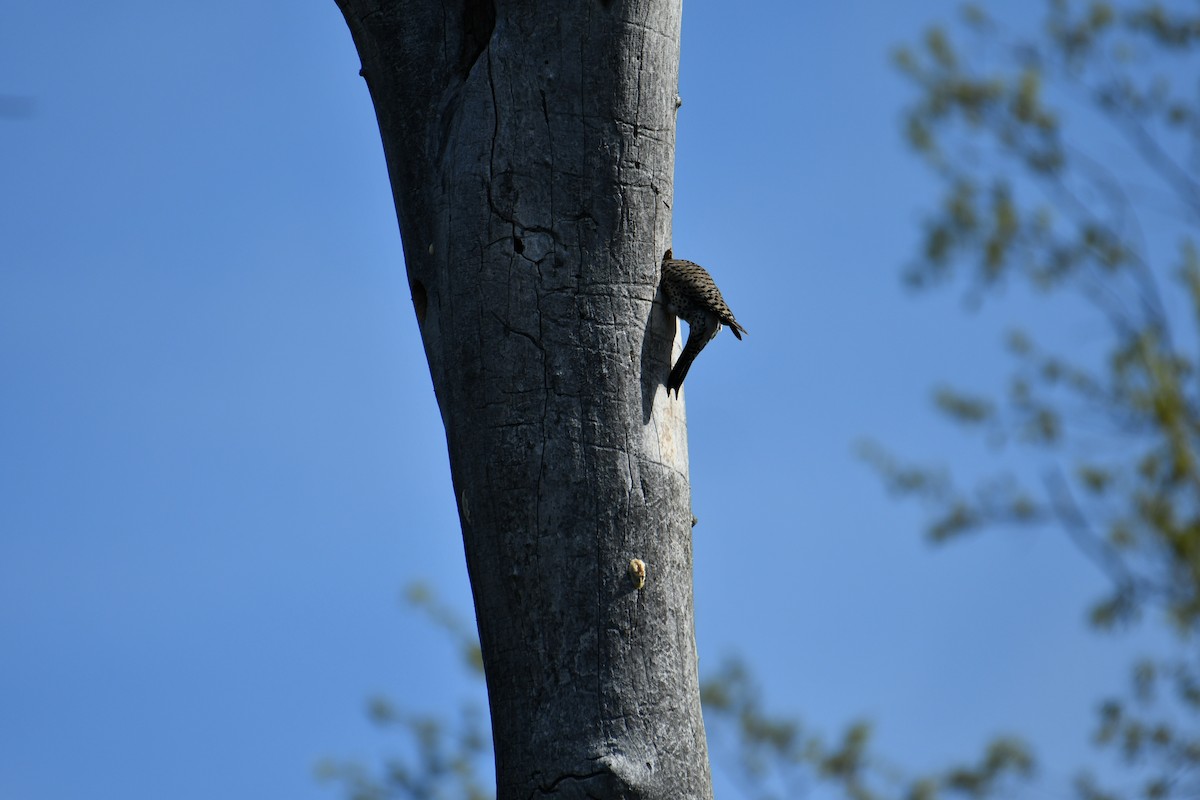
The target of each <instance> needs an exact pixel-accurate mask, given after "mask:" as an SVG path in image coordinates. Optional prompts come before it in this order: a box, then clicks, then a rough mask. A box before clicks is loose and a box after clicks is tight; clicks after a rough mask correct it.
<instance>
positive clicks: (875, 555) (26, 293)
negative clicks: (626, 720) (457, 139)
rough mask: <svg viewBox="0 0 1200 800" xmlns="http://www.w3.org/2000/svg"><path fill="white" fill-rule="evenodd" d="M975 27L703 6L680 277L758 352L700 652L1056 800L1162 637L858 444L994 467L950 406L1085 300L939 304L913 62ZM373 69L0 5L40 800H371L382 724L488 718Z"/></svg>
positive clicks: (122, 8)
mask: <svg viewBox="0 0 1200 800" xmlns="http://www.w3.org/2000/svg"><path fill="white" fill-rule="evenodd" d="M1040 5H1041V4H1040V3H1038V2H1033V1H1032V0H1021V2H1017V3H1011V2H1010V3H1006V4H1004V6H1005V7H1007V8H1009V9H1011V11H1010V13H1012V14H1015V15H1019V14H1020V13H1024V12H1025V11H1032V10H1033V9H1036V8H1040ZM954 8H955V4H954V3H951V2H942V0H922V2H908V3H895V2H891V0H860V1H858V2H851V3H795V2H776V1H775V0H771V1H770V2H763V3H758V4H743V5H742V6H740V7H739V8H738V10H737V11H736V12H731V9H730V6H729V5H728V4H727V3H717V2H712V1H711V0H688V2H687V4H686V7H685V9H684V26H683V37H684V38H683V62H682V72H681V91H680V94H681V95H682V97H683V101H684V102H683V107H682V109H681V111H680V113H679V117H678V143H677V163H676V185H675V204H674V207H675V219H674V231H675V232H674V246H675V251H676V253H677V255H679V256H680V257H685V258H692V259H694V260H697V261H701V262H702V263H705V264H706V265H708V266H709V267H710V269H711V270H712V271H713V273H714V274H715V275H716V276H717V278H718V281H719V282H720V284H721V287H722V290H723V291H724V294H725V297H726V298H727V299H728V301H729V303H730V305H731V306H732V307H733V309H734V310H735V312H736V313H737V316H738V319H739V320H740V321H741V322H743V323H744V324H745V326H746V327H747V328H748V329H749V330H750V332H751V335H750V336H748V337H747V338H746V339H745V340H744V341H742V342H737V341H735V340H734V339H733V338H732V337H729V336H722V337H720V338H718V339H717V340H716V341H715V342H714V343H713V344H712V345H710V346H709V348H708V349H707V350H706V351H705V352H704V354H703V355H702V356H701V357H700V359H699V360H698V362H697V364H696V366H695V368H694V369H693V371H692V373H691V374H690V375H689V378H688V385H687V389H688V391H687V401H688V418H689V425H690V453H691V458H692V462H691V474H692V481H693V487H692V488H693V492H694V506H695V511H696V514H697V515H698V516H699V518H700V521H701V522H700V525H699V526H698V527H697V528H696V529H695V556H696V607H697V615H698V640H699V648H700V653H701V668H702V672H703V671H705V670H706V669H710V668H712V667H714V666H715V665H716V664H717V663H719V661H720V659H721V658H722V657H723V656H725V655H727V654H738V655H741V656H743V657H744V658H746V659H747V660H748V661H749V663H750V664H751V665H752V667H753V668H754V670H755V672H756V674H757V675H758V676H759V677H760V678H761V680H762V681H763V684H764V688H765V692H766V698H767V700H768V702H769V703H770V705H771V706H772V707H773V708H776V709H778V710H779V711H781V712H795V713H797V714H800V715H801V716H802V717H803V718H804V719H805V720H806V721H807V722H808V723H810V724H811V725H813V726H814V727H817V728H821V729H824V730H826V731H829V732H834V731H836V730H838V729H840V727H841V726H842V725H844V724H845V723H847V722H848V721H850V720H852V719H855V718H858V717H862V716H867V717H870V718H872V719H874V720H875V721H876V723H877V726H878V733H879V749H880V750H881V751H882V752H884V753H886V754H887V755H888V756H889V758H890V759H891V760H893V761H894V762H896V763H900V764H905V765H911V766H912V767H914V768H917V769H919V768H923V767H935V766H938V765H942V764H944V763H945V762H947V761H948V760H950V759H952V758H967V757H970V756H972V755H973V754H974V753H976V752H978V750H979V747H980V746H981V745H982V744H983V743H984V742H985V741H986V740H987V739H988V738H989V737H990V736H992V735H994V734H996V733H999V732H1003V731H1018V732H1022V733H1024V734H1025V735H1027V736H1028V737H1029V738H1030V739H1031V740H1032V742H1033V743H1034V744H1035V745H1036V746H1037V747H1038V749H1039V753H1040V755H1041V756H1042V760H1043V762H1044V763H1045V766H1046V768H1045V770H1044V772H1045V777H1046V780H1047V781H1048V783H1047V784H1046V790H1047V791H1048V792H1049V793H1051V794H1054V795H1055V796H1058V795H1061V794H1063V793H1064V792H1065V791H1066V780H1067V778H1068V777H1069V775H1070V774H1071V772H1072V771H1073V769H1074V768H1075V766H1077V765H1078V764H1079V763H1080V762H1081V760H1083V759H1085V758H1086V757H1087V756H1088V754H1089V750H1088V748H1087V745H1086V733H1087V730H1088V729H1089V726H1090V724H1091V719H1092V718H1091V714H1090V710H1091V708H1092V707H1093V704H1094V702H1095V701H1096V699H1097V698H1098V697H1099V696H1100V694H1102V693H1103V692H1105V691H1110V690H1115V689H1118V688H1120V687H1121V686H1122V685H1123V680H1124V676H1125V666H1124V665H1125V663H1126V661H1127V657H1128V655H1129V653H1130V652H1132V651H1133V650H1134V649H1136V648H1135V644H1134V643H1133V642H1132V641H1131V640H1130V639H1128V638H1113V639H1108V638H1098V637H1096V636H1094V635H1092V634H1090V633H1089V632H1087V631H1086V630H1085V628H1084V625H1083V614H1084V609H1085V605H1086V601H1087V600H1088V599H1090V598H1092V597H1093V596H1094V595H1095V594H1096V593H1097V592H1098V591H1099V590H1100V589H1102V588H1103V583H1102V581H1101V579H1100V577H1099V576H1098V575H1097V574H1096V573H1095V572H1094V571H1093V570H1092V569H1091V568H1090V567H1089V566H1088V565H1087V564H1086V563H1084V562H1083V561H1082V560H1081V559H1080V558H1079V557H1078V555H1077V554H1076V553H1075V552H1074V551H1073V550H1071V548H1070V547H1069V545H1068V544H1067V543H1066V542H1065V541H1064V539H1063V537H1062V536H1061V535H1057V534H1053V533H1050V534H1045V535H1036V534H1021V535H1013V536H990V537H986V538H983V539H979V540H976V541H972V542H970V543H964V544H962V545H959V546H956V547H952V548H948V549H942V550H932V549H931V548H929V547H928V546H927V545H926V544H924V543H923V542H922V540H921V537H920V535H919V529H920V522H921V515H920V512H919V509H917V508H914V507H911V506H908V505H899V504H897V503H895V502H894V501H893V500H892V499H890V498H889V497H887V495H886V494H885V493H884V491H883V490H882V488H881V487H880V485H879V483H878V481H877V479H876V478H875V477H874V476H873V475H872V473H871V472H870V471H869V470H868V469H867V468H866V467H865V466H864V465H863V464H862V463H861V462H860V461H859V460H858V458H857V457H856V456H855V453H854V446H855V443H856V442H858V441H859V440H861V439H862V438H864V437H872V438H876V439H878V440H880V441H882V442H884V443H886V444H888V445H889V446H891V447H892V448H893V449H895V450H896V451H897V452H900V453H905V454H909V455H912V456H915V457H930V458H937V457H940V456H943V455H944V456H947V457H949V458H953V459H954V460H955V461H956V463H961V464H964V465H966V467H964V468H965V469H966V470H968V472H969V470H971V469H976V468H982V466H984V465H986V464H987V463H988V461H987V459H988V458H989V454H988V452H987V451H985V450H983V449H982V448H981V447H979V446H978V445H976V444H975V443H973V442H971V441H970V440H968V439H965V438H963V437H961V436H960V435H959V434H958V433H957V432H955V431H953V430H951V429H949V428H947V427H946V426H944V425H942V424H941V423H940V422H939V421H938V419H937V417H936V415H935V414H934V413H933V412H932V410H931V407H930V403H929V395H930V388H931V387H932V386H933V385H934V384H935V383H937V382H939V381H946V380H953V381H954V382H956V383H959V384H963V385H967V386H972V385H974V386H982V387H985V388H986V387H989V386H996V385H998V382H999V380H1000V376H1001V375H1002V372H1001V370H1002V369H1003V368H1004V367H1005V365H1006V362H1005V361H1004V359H1003V356H1002V353H1001V348H1000V341H1001V335H1002V332H1003V331H1004V330H1005V329H1006V327H1007V326H1008V325H1009V324H1011V323H1012V322H1013V320H1014V318H1017V317H1027V318H1032V317H1033V315H1036V314H1044V312H1045V311H1046V308H1045V307H1042V306H1038V305H1037V304H1036V303H1033V302H1031V301H1028V300H1021V299H1020V298H1018V297H1015V296H1014V297H1011V298H1009V300H1010V302H1006V303H999V304H993V305H988V306H985V307H984V308H983V309H982V310H981V311H979V312H976V313H966V312H965V311H964V308H963V304H962V302H961V300H960V298H959V297H958V295H956V294H955V293H954V292H952V291H951V292H943V293H937V294H932V295H928V296H922V297H914V296H911V295H909V294H907V293H905V292H904V291H903V290H902V288H901V285H900V280H899V271H900V268H901V267H902V265H903V264H904V262H905V261H906V259H907V258H908V257H909V255H910V254H911V253H912V252H913V247H914V244H915V242H916V239H917V231H918V222H919V219H920V213H919V212H920V209H921V207H922V204H923V203H928V202H929V201H930V200H931V199H932V198H934V197H935V196H936V187H935V186H934V185H933V184H932V182H931V180H930V178H929V176H928V175H927V174H926V173H925V172H924V171H923V170H922V168H921V167H920V165H919V164H918V163H917V162H916V160H915V159H914V158H913V157H912V156H911V155H910V154H909V153H908V151H907V150H906V148H905V146H904V144H903V142H902V139H901V136H900V128H899V119H900V110H901V108H902V106H903V103H904V102H905V101H906V99H907V98H909V97H910V94H909V90H908V88H907V87H906V86H905V85H904V83H903V82H902V81H901V79H900V78H899V77H898V76H897V75H896V73H895V72H894V70H893V69H892V68H891V67H890V66H889V62H888V53H889V50H890V49H891V48H892V47H893V46H894V45H896V44H898V43H901V42H903V41H911V40H913V39H914V38H915V37H916V36H917V35H918V34H919V32H920V31H921V30H922V28H923V27H924V26H925V25H926V24H927V23H929V22H931V21H934V20H938V19H945V18H947V17H948V16H949V15H950V14H951V12H952V10H953V9H954ZM357 71H358V60H357V56H356V54H355V52H354V49H353V46H352V44H351V41H350V37H349V34H348V33H347V31H346V30H345V26H344V24H343V22H342V20H341V17H340V15H339V13H338V12H337V9H336V7H335V5H334V3H333V2H332V0H320V1H318V0H308V1H306V2H295V1H294V0H293V2H287V3H284V2H276V1H274V0H266V1H265V2H259V3H245V2H233V1H232V0H213V2H208V3H204V4H172V3H154V2H148V1H147V0H127V1H126V2H121V3H106V4H95V3H84V2H78V1H77V0H68V1H67V2H63V3H58V4H56V5H55V13H54V14H48V13H47V12H46V10H45V9H44V8H41V7H38V6H37V5H36V4H28V3H8V4H5V5H4V6H3V7H2V8H0V94H7V95H13V96H19V97H28V98H32V100H33V105H32V113H31V114H30V115H29V116H27V117H24V118H10V119H0V187H3V188H2V189H0V373H2V374H3V381H2V382H0V631H3V636H4V647H3V650H2V651H0V797H4V798H15V799H19V800H67V798H79V797H95V798H101V797H120V798H124V800H138V799H139V798H159V797H163V796H169V797H172V798H174V799H175V800H191V799H192V798H196V799H197V800H198V799H199V798H205V800H208V798H213V797H229V798H238V797H252V796H267V797H287V798H294V799H296V800H302V799H303V798H330V797H336V796H338V794H337V792H336V791H335V790H332V789H330V788H329V787H322V786H320V785H319V784H317V783H316V782H315V780H314V779H313V765H314V764H315V763H316V761H317V760H318V759H320V758H322V757H324V756H334V757H342V758H358V759H362V760H364V761H366V762H368V763H370V762H372V761H373V760H376V759H377V758H378V757H379V756H380V755H381V754H383V753H386V752H388V751H389V750H390V749H391V745H392V743H391V741H390V739H389V738H388V737H387V736H386V735H384V734H381V733H379V732H378V731H377V730H375V729H374V728H373V727H372V726H371V725H370V724H369V723H368V722H367V720H366V718H365V716H364V713H363V706H364V701H365V699H366V697H368V696H369V695H371V694H374V693H380V692H382V693H386V694H388V695H390V696H392V697H394V698H395V699H396V700H397V701H398V702H401V703H404V704H406V705H408V706H410V707H413V708H417V709H423V710H429V711H434V710H437V709H440V708H446V709H452V708H453V707H455V706H456V705H457V702H458V700H459V698H461V697H463V696H471V695H474V696H480V695H479V692H480V690H479V689H478V688H477V687H475V686H473V685H472V684H471V683H470V682H469V680H468V679H467V678H465V677H463V676H461V675H460V673H459V671H458V670H457V669H456V667H455V663H456V662H455V659H454V655H453V652H452V648H451V645H450V643H449V642H448V641H447V640H446V639H445V638H444V637H443V636H442V635H441V634H440V633H438V632H437V631H436V630H435V629H434V628H433V627H432V626H431V625H430V624H429V623H428V622H427V621H425V620H423V619H421V618H420V617H418V616H416V615H414V614H412V613H410V612H408V611H406V610H404V609H403V607H402V605H401V604H400V602H399V600H398V598H399V595H400V591H401V588H402V587H403V586H404V585H405V584H406V583H408V582H410V581H413V580H418V579H421V580H425V581H427V582H429V583H430V584H432V585H433V586H434V587H435V589H436V590H437V591H438V593H439V594H440V596H441V597H442V599H443V600H444V601H445V602H446V603H448V604H449V605H451V606H452V607H454V608H456V609H458V610H459V612H460V613H461V614H462V615H464V616H469V615H470V613H471V611H470V594H469V590H468V587H467V583H466V574H465V569H464V563H463V556H462V551H461V539H460V536H459V532H458V529H457V519H456V515H455V511H454V503H453V497H452V492H451V489H450V479H449V474H448V469H447V462H446V455H445V449H444V438H443V432H442V428H441V422H440V418H439V416H438V412H437V408H436V405H435V402H434V398H433V392H432V389H431V385H430V380H429V375H428V371H427V368H426V366H425V362H424V356H423V352H422V350H421V346H420V342H419V339H418V334H417V328H416V324H415V320H414V318H413V313H412V308H411V304H410V302H409V298H408V291H407V286H406V281H405V279H404V269H403V257H402V253H401V249H400V237H399V235H398V231H397V228H396V222H395V216H394V211H393V208H392V201H391V197H390V195H389V190H388V186H387V179H386V173H385V167H384V162H383V156H382V153H381V149H380V144H379V137H378V131H377V128H376V126H375V121H374V117H373V112H372V109H371V107H370V102H369V99H368V96H367V91H366V88H365V86H364V85H363V83H362V80H361V79H360V78H359V77H358V75H357ZM1062 324H1063V325H1066V324H1068V323H1062ZM1052 333H1057V334H1058V335H1060V336H1063V337H1070V336H1072V335H1074V331H1073V330H1071V329H1064V330H1059V331H1057V332H1052ZM730 565H737V569H736V570H735V571H734V574H732V575H731V569H730Z"/></svg>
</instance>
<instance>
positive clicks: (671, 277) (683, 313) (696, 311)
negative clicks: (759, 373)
mask: <svg viewBox="0 0 1200 800" xmlns="http://www.w3.org/2000/svg"><path fill="white" fill-rule="evenodd" d="M661 287H662V293H663V299H664V300H665V301H666V306H667V311H670V312H671V313H672V314H674V315H675V316H677V317H679V318H680V319H681V320H684V321H685V322H687V324H688V338H687V344H685V345H684V346H683V353H682V354H681V355H680V356H679V360H678V361H676V362H675V366H674V367H673V368H672V369H671V375H670V377H669V378H667V394H668V395H670V393H671V392H672V391H674V392H675V396H676V397H678V396H679V387H681V386H683V379H684V378H685V377H687V373H688V369H690V368H691V366H692V362H693V361H694V360H695V359H696V356H698V355H700V351H701V350H703V349H704V346H705V345H706V344H708V343H709V342H711V341H712V339H713V337H714V336H716V335H717V333H719V332H720V330H721V326H722V325H728V326H729V330H731V331H733V335H734V336H736V337H737V338H738V339H741V338H742V334H743V333H746V329H745V328H743V327H742V326H741V325H740V324H738V321H737V320H736V319H734V318H733V312H732V311H730V310H729V305H728V304H727V303H726V302H725V298H724V297H722V296H721V290H720V289H718V288H717V284H716V282H715V281H714V280H713V279H712V275H709V274H708V270H706V269H705V268H704V267H702V266H700V265H699V264H697V263H695V262H692V261H684V260H683V259H678V258H675V257H674V254H673V253H672V252H671V250H670V249H668V250H667V252H666V253H664V254H663V260H662V281H661Z"/></svg>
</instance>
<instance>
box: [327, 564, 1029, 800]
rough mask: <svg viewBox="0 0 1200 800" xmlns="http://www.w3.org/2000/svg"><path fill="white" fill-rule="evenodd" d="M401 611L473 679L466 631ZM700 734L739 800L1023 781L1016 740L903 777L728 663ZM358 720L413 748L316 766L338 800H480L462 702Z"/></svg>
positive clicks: (419, 605) (458, 624)
mask: <svg viewBox="0 0 1200 800" xmlns="http://www.w3.org/2000/svg"><path fill="white" fill-rule="evenodd" d="M406 594H407V598H408V600H409V602H410V603H411V604H412V605H413V606H414V607H416V609H417V610H419V611H420V612H421V613H423V614H424V615H425V616H426V617H427V618H429V619H430V620H431V621H432V622H433V623H434V624H435V625H436V626H437V627H438V628H439V629H440V630H441V631H442V632H443V633H444V634H446V635H448V636H449V637H450V638H451V640H452V641H453V642H454V644H455V646H456V649H457V650H458V652H459V653H460V655H461V656H462V659H461V664H462V665H463V667H464V669H466V670H467V672H468V673H469V674H470V675H471V676H473V677H474V678H477V679H480V680H482V679H483V669H482V665H481V663H480V660H479V643H478V640H477V639H476V637H475V634H474V632H473V631H471V630H470V629H469V628H468V626H466V625H464V624H463V623H462V621H461V620H459V619H458V618H457V617H456V616H455V615H454V613H453V612H452V611H450V610H449V609H447V608H446V607H445V606H442V605H441V604H439V603H438V602H437V600H436V598H435V597H434V596H433V594H432V593H431V591H430V590H429V589H428V588H427V587H425V586H422V585H414V586H411V587H410V588H409V589H408V591H407V593H406ZM700 693H701V698H702V701H703V703H704V717H705V726H706V728H707V729H708V734H709V738H710V746H711V748H712V751H713V753H712V755H713V758H712V761H713V766H714V768H715V769H716V770H717V771H718V772H720V773H721V774H722V775H724V776H727V777H728V778H729V780H730V781H731V782H732V783H733V784H734V785H736V786H737V787H738V789H740V792H741V794H742V796H743V797H745V798H748V800H784V798H799V797H805V796H809V795H811V794H814V793H815V790H816V789H818V788H820V789H824V790H832V791H833V792H834V793H835V794H838V795H844V796H845V797H848V798H851V800H884V799H885V798H887V800H893V799H894V800H938V798H949V797H957V798H984V797H989V796H993V795H996V794H1000V793H1002V792H1004V791H1006V790H1008V789H1010V788H1012V787H1014V786H1016V785H1018V784H1019V783H1020V782H1021V781H1023V780H1024V779H1026V778H1028V777H1030V776H1031V775H1032V774H1033V771H1034V763H1033V757H1032V755H1031V754H1030V753H1029V752H1028V751H1027V750H1026V749H1025V747H1024V746H1023V745H1022V744H1021V743H1020V742H1018V741H1016V740H1013V739H999V740H997V741H996V742H994V743H992V745H991V746H989V747H988V749H987V750H986V752H985V753H984V754H983V756H982V757H981V758H980V759H979V761H978V762H977V763H975V764H964V765H960V766H955V767H952V768H949V769H946V770H944V771H942V772H939V773H937V774H934V775H929V776H922V777H917V778H911V777H906V776H905V775H904V774H903V772H902V771H901V770H899V769H897V768H895V767H893V766H891V765H889V764H888V763H887V762H886V761H885V760H883V759H881V758H879V757H878V756H877V755H876V754H874V753H873V752H872V750H871V744H872V741H871V726H870V725H869V724H868V723H866V722H861V721H860V722H854V723H852V724H851V725H849V726H848V727H847V728H846V730H845V731H844V732H843V733H842V734H841V736H840V737H836V738H828V739H827V738H826V737H824V736H822V735H820V734H818V733H816V732H814V731H810V730H806V729H805V728H804V727H803V726H802V725H801V723H800V722H799V720H798V719H797V718H795V717H789V716H782V715H773V714H771V713H769V712H767V711H765V710H764V708H763V705H762V701H761V692H760V690H759V687H758V685H757V684H756V682H755V680H754V678H753V676H752V675H751V673H750V671H749V670H748V669H747V667H746V666H745V664H743V663H741V662H740V661H737V660H729V661H727V662H725V664H724V665H722V667H721V668H720V669H719V670H718V671H717V672H716V674H714V675H710V676H708V677H706V678H705V679H704V680H703V681H702V682H701V689H700ZM368 714H369V716H370V718H371V719H372V721H374V722H375V723H376V724H378V725H380V726H384V727H388V728H390V729H394V730H397V731H398V732H400V733H401V734H402V735H403V736H404V738H406V739H407V740H409V744H411V745H413V746H412V747H411V748H410V750H411V752H410V755H409V757H407V758H392V759H390V760H388V761H387V762H386V763H385V764H384V765H383V766H382V769H379V770H375V771H372V770H370V769H368V768H366V767H364V766H363V765H361V764H357V763H353V762H340V761H335V760H332V759H330V760H326V761H324V762H323V763H321V764H319V765H318V767H317V774H318V777H320V778H321V779H322V780H325V781H330V782H335V783H338V784H340V785H341V788H342V789H343V791H344V792H345V796H346V797H347V798H348V800H410V799H411V800H450V798H456V799H457V798H463V799H464V800H487V799H488V798H491V797H492V796H493V794H492V792H491V789H490V788H485V786H484V781H483V779H484V778H485V777H486V776H488V771H489V766H490V761H491V755H492V750H491V747H490V741H489V737H488V736H487V732H486V728H485V725H486V723H485V721H484V720H483V719H482V718H481V714H480V713H479V711H478V709H476V708H474V707H472V706H471V705H470V704H469V703H464V704H463V705H462V707H461V708H460V710H459V720H458V722H457V723H453V722H451V721H449V720H448V719H447V718H445V717H439V716H436V715H421V714H413V713H411V712H408V711H406V710H404V709H402V708H400V707H398V706H396V705H394V704H393V703H392V702H390V701H388V700H386V699H383V698H375V699H372V700H371V701H370V704H369V707H368Z"/></svg>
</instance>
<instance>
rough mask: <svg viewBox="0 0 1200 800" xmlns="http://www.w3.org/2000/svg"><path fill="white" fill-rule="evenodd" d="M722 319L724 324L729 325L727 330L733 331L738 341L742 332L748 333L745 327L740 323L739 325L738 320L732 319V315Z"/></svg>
mask: <svg viewBox="0 0 1200 800" xmlns="http://www.w3.org/2000/svg"><path fill="white" fill-rule="evenodd" d="M723 321H724V323H725V324H726V325H728V326H729V330H731V331H733V335H734V336H736V337H737V338H738V340H739V341H740V340H741V338H742V334H743V333H749V331H747V330H746V329H745V328H743V327H742V326H741V325H739V324H738V321H737V320H736V319H733V318H732V317H731V318H730V319H727V320H723Z"/></svg>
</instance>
